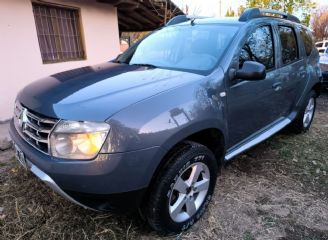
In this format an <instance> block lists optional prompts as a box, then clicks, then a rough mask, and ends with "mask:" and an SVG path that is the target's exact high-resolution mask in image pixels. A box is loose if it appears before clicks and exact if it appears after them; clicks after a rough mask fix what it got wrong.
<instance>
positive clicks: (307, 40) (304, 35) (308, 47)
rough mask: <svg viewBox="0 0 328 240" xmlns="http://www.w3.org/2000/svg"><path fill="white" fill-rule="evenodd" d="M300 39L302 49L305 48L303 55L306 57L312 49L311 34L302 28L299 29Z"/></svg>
mask: <svg viewBox="0 0 328 240" xmlns="http://www.w3.org/2000/svg"><path fill="white" fill-rule="evenodd" d="M301 37H302V39H303V43H304V47H305V53H306V55H307V56H310V55H311V52H312V49H313V38H312V34H311V33H310V32H309V31H307V30H305V29H304V28H302V29H301Z"/></svg>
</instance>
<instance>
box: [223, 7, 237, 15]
mask: <svg viewBox="0 0 328 240" xmlns="http://www.w3.org/2000/svg"><path fill="white" fill-rule="evenodd" d="M225 16H226V17H234V16H235V11H234V10H232V9H231V8H229V9H228V10H227V12H226V14H225Z"/></svg>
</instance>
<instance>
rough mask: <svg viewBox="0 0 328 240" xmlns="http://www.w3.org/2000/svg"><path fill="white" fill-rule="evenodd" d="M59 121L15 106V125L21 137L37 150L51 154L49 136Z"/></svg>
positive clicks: (18, 105)
mask: <svg viewBox="0 0 328 240" xmlns="http://www.w3.org/2000/svg"><path fill="white" fill-rule="evenodd" d="M57 122H58V120H56V119H51V118H45V117H42V116H40V115H39V114H36V113H32V112H31V111H29V110H28V109H27V108H25V107H23V106H22V105H20V104H19V103H16V105H15V111H14V123H15V127H16V130H17V131H18V132H19V134H20V135H21V137H22V138H23V139H24V140H25V141H27V142H28V143H29V144H30V145H32V146H33V147H35V148H36V149H38V150H40V151H41V152H44V153H46V154H48V153H49V150H48V149H49V148H48V144H49V134H50V133H51V131H52V130H53V128H54V127H55V125H56V123H57Z"/></svg>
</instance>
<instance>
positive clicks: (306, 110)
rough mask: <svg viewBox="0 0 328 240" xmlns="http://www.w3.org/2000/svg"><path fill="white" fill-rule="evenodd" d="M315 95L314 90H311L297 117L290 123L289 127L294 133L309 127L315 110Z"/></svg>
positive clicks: (306, 129) (302, 131)
mask: <svg viewBox="0 0 328 240" xmlns="http://www.w3.org/2000/svg"><path fill="white" fill-rule="evenodd" d="M316 97H317V96H316V93H315V92H314V91H311V92H310V93H309V94H308V96H307V97H306V99H305V101H304V104H303V106H302V108H301V110H300V112H299V114H298V116H297V118H296V119H295V120H294V122H292V124H291V125H290V129H291V130H292V131H293V132H294V133H296V134H300V133H304V132H306V131H308V130H309V129H310V127H311V124H312V121H313V118H314V114H315V110H316Z"/></svg>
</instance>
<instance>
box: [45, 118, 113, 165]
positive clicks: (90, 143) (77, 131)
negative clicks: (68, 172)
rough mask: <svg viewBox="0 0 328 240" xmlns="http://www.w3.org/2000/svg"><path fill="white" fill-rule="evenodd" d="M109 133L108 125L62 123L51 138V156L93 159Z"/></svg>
mask: <svg viewBox="0 0 328 240" xmlns="http://www.w3.org/2000/svg"><path fill="white" fill-rule="evenodd" d="M108 131H109V125H108V124H107V123H95V122H75V121H60V122H59V123H58V125H57V126H56V128H55V130H54V131H53V132H52V133H51V136H50V150H51V154H52V156H54V157H58V158H66V159H77V160H88V159H93V158H95V157H96V156H97V154H98V153H99V151H100V150H101V147H102V145H103V144H104V142H105V140H106V137H107V134H108Z"/></svg>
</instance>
